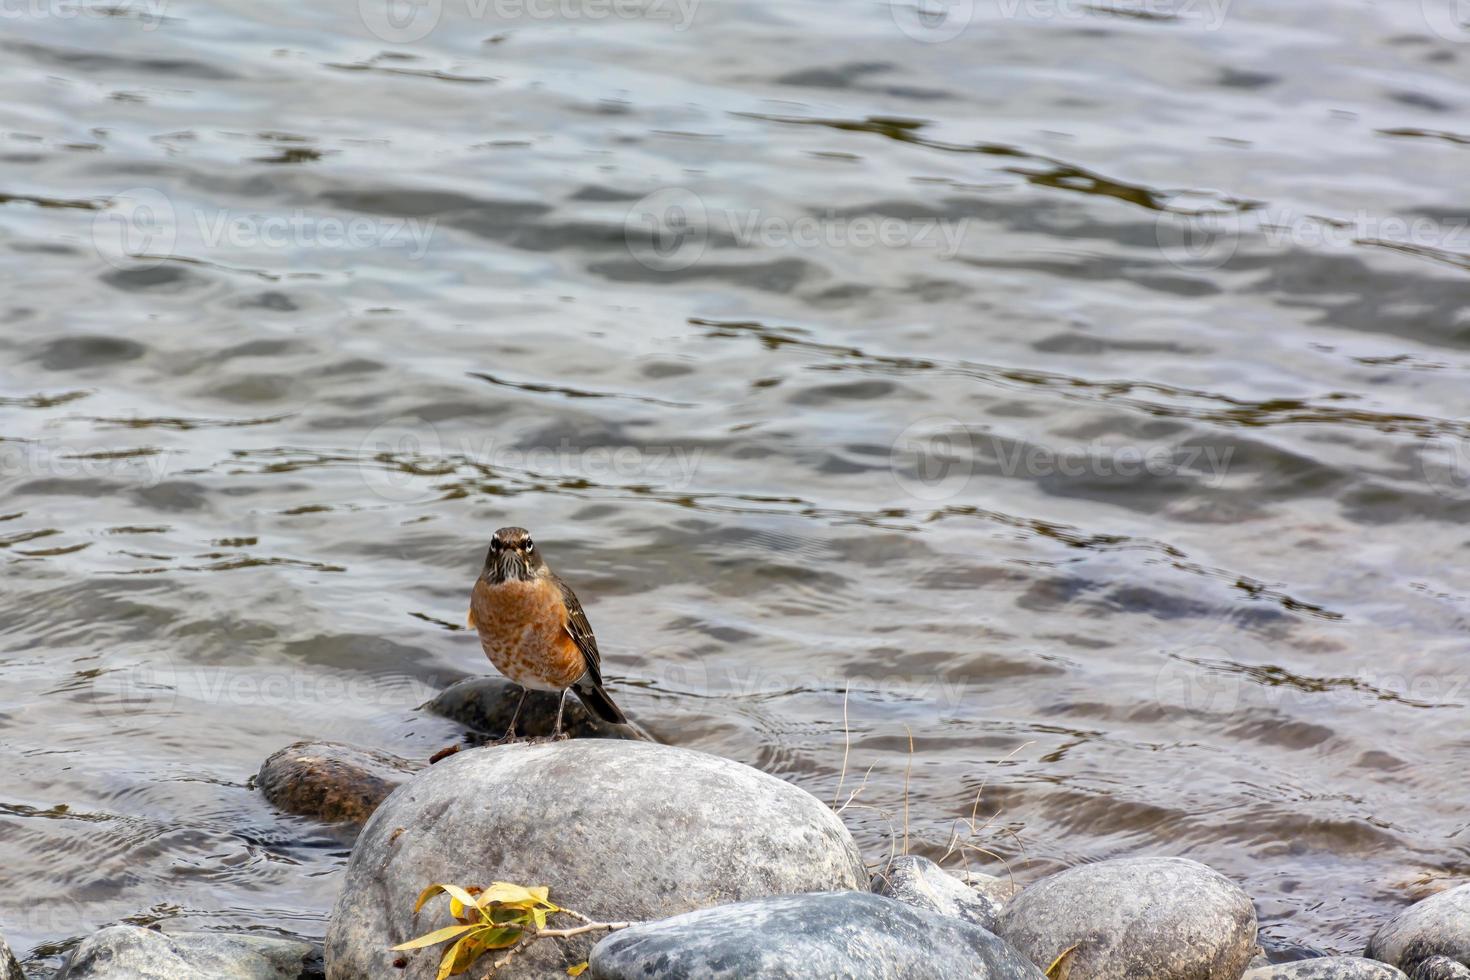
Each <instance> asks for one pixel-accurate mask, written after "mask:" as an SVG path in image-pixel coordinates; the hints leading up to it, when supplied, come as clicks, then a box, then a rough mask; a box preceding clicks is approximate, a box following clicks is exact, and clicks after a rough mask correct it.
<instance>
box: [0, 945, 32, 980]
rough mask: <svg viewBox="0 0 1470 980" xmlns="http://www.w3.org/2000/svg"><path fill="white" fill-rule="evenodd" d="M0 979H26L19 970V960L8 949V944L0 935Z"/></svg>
mask: <svg viewBox="0 0 1470 980" xmlns="http://www.w3.org/2000/svg"><path fill="white" fill-rule="evenodd" d="M0 980H26V975H25V974H24V973H22V972H21V971H20V961H19V960H17V959H16V958H15V954H14V953H12V952H11V951H10V944H9V943H7V942H6V941H5V937H4V936H0Z"/></svg>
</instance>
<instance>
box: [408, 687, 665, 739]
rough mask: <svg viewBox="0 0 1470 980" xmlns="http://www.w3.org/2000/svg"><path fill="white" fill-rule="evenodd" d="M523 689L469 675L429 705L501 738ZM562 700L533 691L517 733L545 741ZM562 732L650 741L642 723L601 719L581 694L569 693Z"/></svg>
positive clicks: (446, 715)
mask: <svg viewBox="0 0 1470 980" xmlns="http://www.w3.org/2000/svg"><path fill="white" fill-rule="evenodd" d="M520 699H521V687H520V685H518V684H514V683H512V682H511V681H508V680H506V679H505V678H504V677H468V678H466V679H464V680H462V681H458V682H456V683H454V684H451V685H449V686H448V687H446V688H445V689H444V690H443V691H440V692H439V695H438V696H437V697H436V698H434V700H432V701H430V702H429V703H428V704H426V705H424V707H426V708H427V709H429V710H430V711H432V712H434V714H436V715H441V716H443V717H445V718H448V719H449V720H451V721H457V722H459V723H460V724H461V725H463V726H465V727H466V728H468V729H470V730H471V731H475V732H479V733H480V734H482V735H493V736H494V737H496V738H500V737H501V736H502V735H504V734H505V730H506V728H507V726H509V725H510V719H511V716H512V715H514V714H515V710H516V702H518V701H519V700H520ZM560 700H561V698H560V696H559V695H556V694H552V693H550V692H549V691H530V692H529V693H527V695H526V704H525V707H523V708H522V709H521V715H520V717H519V718H518V719H516V734H517V735H518V736H529V737H531V738H545V737H547V736H549V735H550V734H551V732H552V729H553V728H554V727H555V726H556V706H557V702H558V701H560ZM562 730H563V731H565V732H566V733H567V734H568V735H570V736H571V737H572V738H633V739H645V740H647V739H649V736H648V733H647V732H645V731H643V729H641V728H639V727H638V726H637V725H635V724H633V723H631V722H630V723H629V724H626V725H613V724H610V723H608V722H605V721H603V720H602V719H601V718H598V717H596V716H595V715H593V714H592V713H591V712H589V711H588V710H587V709H586V707H584V706H583V704H582V701H581V699H580V698H578V697H577V696H576V695H575V694H568V695H567V707H566V713H565V714H564V715H563V716H562Z"/></svg>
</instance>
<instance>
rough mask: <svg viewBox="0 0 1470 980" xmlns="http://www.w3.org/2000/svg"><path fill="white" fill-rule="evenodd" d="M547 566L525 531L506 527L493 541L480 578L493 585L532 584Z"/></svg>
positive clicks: (498, 532)
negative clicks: (514, 582) (509, 582)
mask: <svg viewBox="0 0 1470 980" xmlns="http://www.w3.org/2000/svg"><path fill="white" fill-rule="evenodd" d="M545 569H546V563H545V562H543V561H542V560H541V553H540V552H539V551H537V550H536V545H535V543H534V542H532V541H531V532H530V531H527V530H526V529H525V528H523V527H503V528H501V529H500V530H498V531H496V532H495V536H494V537H492V538H491V539H490V550H489V551H487V552H486V553H485V568H484V570H483V571H481V572H480V576H481V577H482V578H484V579H485V581H487V582H489V583H490V584H492V585H494V584H497V583H500V582H505V581H517V580H518V581H523V582H524V581H530V580H531V579H533V578H536V577H537V576H538V575H541V574H544V571H545Z"/></svg>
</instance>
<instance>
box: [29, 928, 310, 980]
mask: <svg viewBox="0 0 1470 980" xmlns="http://www.w3.org/2000/svg"><path fill="white" fill-rule="evenodd" d="M313 953H314V950H313V949H312V947H311V946H310V945H308V944H307V943H302V942H296V941H295V940H290V939H275V938H272V937H269V936H247V935H237V934H228V933H214V932H178V933H171V934H170V933H162V932H154V931H153V930H151V929H140V928H138V927H137V926H110V927H109V928H106V929H103V930H102V931H100V932H97V933H94V934H92V936H90V937H89V938H87V939H85V940H83V941H82V944H81V945H80V946H78V947H77V948H76V949H75V950H73V951H72V954H71V958H70V959H69V960H67V964H66V966H65V967H63V968H62V971H61V973H60V974H59V975H58V977H57V980H203V978H206V977H207V978H208V980H298V978H300V977H303V976H307V975H309V973H308V967H309V965H310V962H311V960H312V958H313Z"/></svg>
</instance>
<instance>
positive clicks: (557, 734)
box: [551, 688, 571, 742]
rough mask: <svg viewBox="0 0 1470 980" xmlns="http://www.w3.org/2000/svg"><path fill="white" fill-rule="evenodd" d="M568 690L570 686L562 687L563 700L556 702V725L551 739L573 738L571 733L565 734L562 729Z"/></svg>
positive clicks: (554, 740)
mask: <svg viewBox="0 0 1470 980" xmlns="http://www.w3.org/2000/svg"><path fill="white" fill-rule="evenodd" d="M567 690H568V688H562V691H561V700H560V701H558V702H557V703H556V725H555V727H553V728H552V729H551V740H552V741H553V742H559V741H561V740H562V739H564V738H571V736H570V735H565V734H563V733H562V730H561V713H562V711H564V710H565V709H566V706H567Z"/></svg>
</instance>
